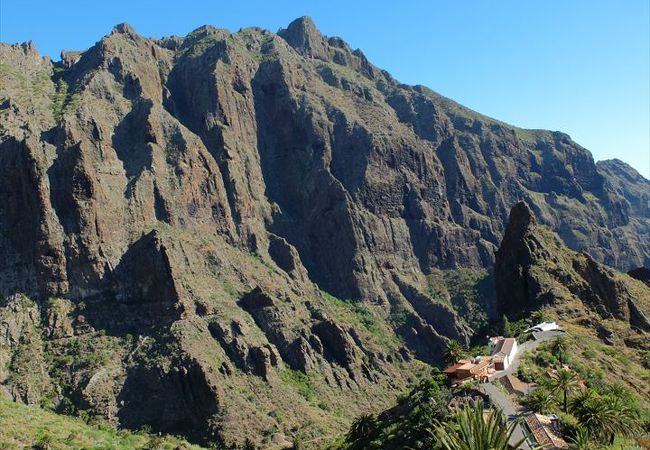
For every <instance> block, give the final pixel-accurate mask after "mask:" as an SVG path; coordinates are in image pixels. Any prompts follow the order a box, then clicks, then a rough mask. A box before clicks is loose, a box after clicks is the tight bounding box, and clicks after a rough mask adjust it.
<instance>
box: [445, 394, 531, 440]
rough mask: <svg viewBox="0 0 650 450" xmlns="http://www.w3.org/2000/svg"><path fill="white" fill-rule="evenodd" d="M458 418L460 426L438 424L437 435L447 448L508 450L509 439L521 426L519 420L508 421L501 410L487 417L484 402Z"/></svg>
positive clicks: (460, 412)
mask: <svg viewBox="0 0 650 450" xmlns="http://www.w3.org/2000/svg"><path fill="white" fill-rule="evenodd" d="M454 421H455V422H456V426H450V424H439V425H438V426H436V430H435V435H436V438H437V441H438V445H439V446H440V448H442V449H443V450H486V449H489V450H508V449H509V448H510V445H509V444H508V441H509V440H510V437H511V436H512V433H513V431H514V429H515V426H516V425H517V423H516V422H511V423H510V424H508V423H507V421H506V418H505V416H504V415H503V413H502V412H501V411H500V410H497V409H492V410H490V411H489V412H488V413H487V416H485V415H484V412H483V404H482V403H479V404H478V405H477V406H476V407H474V408H472V407H470V406H466V407H465V408H464V409H462V410H461V411H459V412H458V413H457V414H456V415H455V416H454ZM523 442H524V439H522V440H521V441H520V442H517V443H515V444H514V448H519V446H520V445H521V444H522V443H523Z"/></svg>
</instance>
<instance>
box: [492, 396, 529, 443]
mask: <svg viewBox="0 0 650 450" xmlns="http://www.w3.org/2000/svg"><path fill="white" fill-rule="evenodd" d="M481 388H482V389H483V392H485V393H486V394H487V395H489V396H490V400H491V401H492V404H493V405H496V406H497V407H498V408H499V409H501V411H503V414H505V416H506V417H507V418H508V420H509V421H512V420H517V419H518V418H519V417H520V413H521V411H520V409H519V406H518V405H515V404H514V403H513V402H512V401H511V400H510V399H509V398H508V397H507V396H506V395H505V394H504V393H503V392H501V391H500V390H499V388H498V387H496V386H495V385H493V384H490V383H481ZM524 437H526V435H525V434H524V429H523V427H522V425H521V424H520V423H518V424H517V425H515V430H514V431H513V432H512V436H510V445H512V446H514V444H516V443H517V442H518V441H521V440H522V439H524ZM519 448H520V449H523V450H531V449H530V446H529V445H528V443H527V442H524V443H523V444H521V445H520V446H519Z"/></svg>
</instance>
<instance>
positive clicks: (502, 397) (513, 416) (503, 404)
mask: <svg viewBox="0 0 650 450" xmlns="http://www.w3.org/2000/svg"><path fill="white" fill-rule="evenodd" d="M564 334H565V333H564V331H558V330H556V331H542V332H539V333H533V338H534V340H532V341H526V342H524V343H523V344H521V345H520V346H519V348H518V350H517V353H516V354H515V357H514V359H513V360H512V363H510V366H508V368H507V369H505V370H501V371H499V372H497V373H495V374H494V375H492V376H490V377H489V379H488V382H487V383H481V384H480V388H481V390H482V391H483V392H485V394H487V395H488V396H489V397H490V401H491V402H492V404H493V405H496V406H497V407H498V408H500V409H501V410H502V411H503V413H504V414H505V415H506V417H507V418H508V420H509V421H513V420H519V419H520V418H521V417H522V413H523V412H524V411H522V409H521V407H520V406H519V405H518V404H516V403H515V402H513V401H512V400H511V399H510V397H508V396H507V395H506V394H505V393H504V392H503V391H501V390H500V389H499V388H498V387H497V386H495V385H494V384H492V382H493V381H496V380H498V379H499V378H501V377H504V376H506V375H508V374H511V373H513V372H516V371H517V369H518V368H519V364H520V363H521V357H522V356H523V355H524V354H525V353H526V352H529V351H531V350H535V349H536V348H537V347H538V346H539V345H540V344H541V343H542V342H544V341H548V340H549V339H553V338H554V337H557V336H562V335H564ZM525 437H526V433H524V428H523V426H522V425H521V423H517V425H515V430H514V431H513V433H512V436H511V437H510V444H515V443H517V442H518V441H521V440H522V439H524V438H525ZM519 448H520V449H522V450H531V446H530V445H529V444H528V442H524V443H523V444H521V445H520V446H519Z"/></svg>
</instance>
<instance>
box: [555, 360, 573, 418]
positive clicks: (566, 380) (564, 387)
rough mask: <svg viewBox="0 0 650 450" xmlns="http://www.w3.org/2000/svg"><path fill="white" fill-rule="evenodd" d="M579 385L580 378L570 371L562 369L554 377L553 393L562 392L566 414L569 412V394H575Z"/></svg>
mask: <svg viewBox="0 0 650 450" xmlns="http://www.w3.org/2000/svg"><path fill="white" fill-rule="evenodd" d="M578 384H579V380H578V376H577V375H576V373H575V372H573V371H571V370H569V369H560V370H558V371H557V372H556V373H555V376H554V377H553V388H552V389H553V392H554V393H556V392H561V393H562V396H563V400H564V401H563V402H562V405H563V406H564V412H565V413H566V412H569V394H570V393H571V392H573V391H574V390H575V389H576V388H577V387H578Z"/></svg>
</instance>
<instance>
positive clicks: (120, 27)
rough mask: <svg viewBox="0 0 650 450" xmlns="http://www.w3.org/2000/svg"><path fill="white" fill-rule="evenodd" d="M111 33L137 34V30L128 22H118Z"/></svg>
mask: <svg viewBox="0 0 650 450" xmlns="http://www.w3.org/2000/svg"><path fill="white" fill-rule="evenodd" d="M111 34H127V35H131V36H133V35H137V34H138V33H136V31H135V30H134V29H133V27H132V26H131V25H129V24H128V23H126V22H122V23H118V24H117V25H115V26H114V27H113V30H112V32H111Z"/></svg>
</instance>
